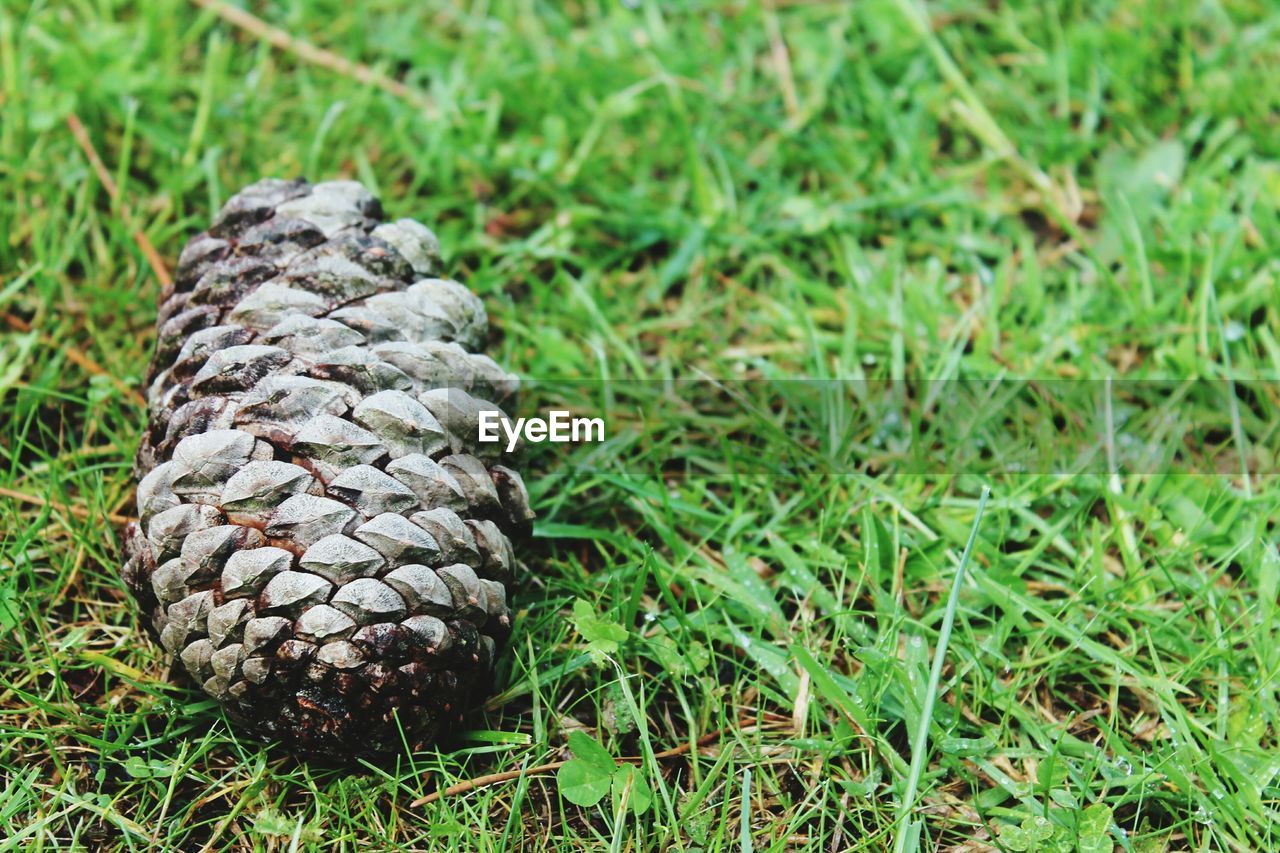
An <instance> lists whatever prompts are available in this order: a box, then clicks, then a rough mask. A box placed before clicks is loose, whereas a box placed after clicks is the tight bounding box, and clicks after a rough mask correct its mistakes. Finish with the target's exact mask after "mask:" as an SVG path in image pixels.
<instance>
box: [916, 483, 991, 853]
mask: <svg viewBox="0 0 1280 853" xmlns="http://www.w3.org/2000/svg"><path fill="white" fill-rule="evenodd" d="M990 496H991V489H990V488H989V487H987V486H983V487H982V497H981V498H979V499H978V512H977V514H976V515H975V516H974V518H973V527H972V528H971V529H970V530H969V541H968V542H967V543H966V544H965V546H964V555H963V556H962V557H960V566H959V568H957V569H956V576H955V580H953V581H952V582H951V595H950V596H949V597H948V598H947V610H946V613H945V614H943V617H942V628H941V630H940V631H939V632H938V648H937V649H936V650H935V651H934V653H933V668H932V669H931V670H930V672H929V686H928V689H927V690H926V691H925V696H924V707H923V708H922V709H921V712H920V725H919V726H918V727H917V728H916V734H915V738H914V739H913V740H912V743H911V768H910V770H909V771H908V772H907V790H906V792H905V793H904V794H903V796H902V803H901V804H900V806H899V813H898V834H897V839H896V840H895V842H894V845H893V849H894V853H903V851H904V850H907V849H908V840H909V839H912V840H914V841H915V842H919V839H920V826H919V825H918V824H916V823H915V822H913V821H911V820H910V819H909V818H910V816H911V810H912V809H913V808H915V800H916V792H917V791H918V790H919V787H920V775H921V774H922V773H923V772H924V765H925V759H926V757H927V754H928V747H929V723H930V722H931V721H932V719H933V703H934V701H935V700H936V699H937V698H938V682H939V681H941V680H942V664H943V662H944V661H945V660H946V657H947V643H949V642H950V641H951V628H952V626H953V625H954V624H955V621H956V609H957V607H958V606H959V604H960V587H961V586H962V585H963V584H964V573H965V569H966V568H968V566H969V557H970V555H972V554H973V543H974V541H975V540H977V538H978V526H979V525H981V524H982V513H983V511H984V510H985V509H986V507H987V498H989V497H990ZM915 846H917V845H916V844H914V843H913V844H912V845H911V847H912V848H914V847H915Z"/></svg>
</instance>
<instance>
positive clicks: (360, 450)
mask: <svg viewBox="0 0 1280 853" xmlns="http://www.w3.org/2000/svg"><path fill="white" fill-rule="evenodd" d="M381 217H382V208H381V205H380V204H379V202H378V200H377V199H376V198H374V197H373V196H372V195H371V194H370V193H369V192H368V191H367V190H366V189H365V188H364V187H362V186H361V185H360V184H357V183H355V182H352V181H334V182H330V183H321V184H315V185H311V184H308V183H307V182H305V181H301V180H298V181H281V180H264V181H259V182H258V183H256V184H254V185H252V186H250V187H247V188H246V189H244V190H242V191H241V192H240V193H238V194H237V195H236V196H234V197H233V198H232V199H231V200H230V201H229V202H227V204H226V206H225V207H224V208H223V209H222V211H221V212H220V213H219V214H218V216H217V218H216V219H215V220H214V222H213V226H212V227H211V228H210V229H209V230H208V231H207V232H206V233H203V234H199V235H197V236H196V237H194V238H192V240H191V241H190V242H189V243H188V244H187V246H186V248H185V249H184V250H183V252H182V256H181V258H180V260H179V266H178V271H177V274H176V276H175V284H174V287H173V288H172V290H171V291H170V292H166V293H164V294H163V295H162V297H161V303H160V311H159V320H158V325H159V333H158V339H157V342H156V353H155V358H154V360H153V362H152V364H151V371H150V376H149V382H150V388H149V390H148V395H147V396H148V403H149V411H150V420H149V422H148V426H147V429H146V432H145V434H144V436H143V439H142V443H141V446H140V448H139V450H138V457H137V469H138V475H139V477H140V482H139V484H138V496H137V502H138V514H139V516H140V519H139V521H138V523H137V524H135V525H130V527H129V530H128V531H127V533H126V556H127V559H126V563H125V567H124V577H125V581H126V583H127V584H128V586H129V588H130V590H131V591H132V592H133V594H134V596H135V597H136V599H137V601H138V603H139V605H140V607H141V608H142V610H143V611H144V613H145V614H146V615H147V616H148V617H149V619H150V621H151V625H152V627H153V628H154V630H155V632H156V634H157V635H158V636H159V638H160V642H161V643H162V644H163V646H164V647H165V649H167V650H168V651H169V652H170V653H171V654H173V655H175V656H177V657H178V658H179V659H181V661H182V664H183V666H184V667H185V669H186V671H187V672H188V673H190V675H191V677H192V678H193V679H195V681H196V682H197V683H199V684H201V685H203V687H204V689H205V691H206V692H208V693H209V694H210V695H211V696H213V697H215V698H216V699H218V700H219V701H220V702H221V703H222V704H223V706H224V707H225V708H226V709H227V711H228V713H229V714H230V715H231V716H232V717H233V718H235V719H237V720H239V721H240V722H242V723H243V724H245V725H246V726H248V727H249V728H251V729H253V730H254V731H256V732H258V733H259V734H261V735H263V736H265V737H267V738H270V739H276V740H279V741H281V742H283V743H285V744H286V745H287V746H289V747H290V748H293V749H295V750H297V751H300V752H303V753H309V754H318V755H324V756H329V757H335V758H350V757H354V756H361V755H376V754H379V753H387V752H394V751H397V750H401V749H403V748H404V744H406V743H407V744H409V745H410V746H411V747H415V748H416V747H420V746H422V745H424V744H426V743H427V742H428V741H430V740H431V739H433V738H434V737H436V736H437V735H438V734H439V733H441V731H442V730H444V729H445V728H447V727H448V726H450V725H453V724H456V723H457V722H458V721H459V720H460V719H461V717H462V714H463V713H464V711H466V710H467V709H468V708H469V707H471V706H472V705H473V704H474V703H475V702H476V701H477V700H478V699H480V698H482V696H483V694H484V692H485V691H486V690H488V689H489V686H490V681H491V676H492V671H493V662H494V655H495V653H496V651H497V649H498V647H499V646H500V645H501V644H502V642H503V640H504V639H505V638H506V635H507V633H508V632H509V630H510V611H509V610H508V607H507V590H508V586H509V584H510V582H511V576H512V569H513V567H514V563H515V557H514V555H513V553H512V547H511V541H510V538H511V537H516V538H518V537H520V536H523V535H524V534H526V533H527V532H528V529H529V526H530V523H531V520H532V518H533V514H532V512H530V510H529V500H528V495H527V493H526V492H525V488H524V483H523V481H522V480H521V479H520V475H519V474H518V473H516V472H515V471H514V470H512V469H510V468H507V467H504V466H503V465H501V464H499V461H500V456H501V451H502V446H501V445H498V444H479V443H478V442H477V418H478V416H479V415H478V413H479V411H481V410H493V409H499V404H505V405H510V404H511V403H512V398H513V395H514V393H515V391H516V384H517V383H516V380H515V378H514V377H513V376H511V375H510V374H508V373H506V372H505V371H503V370H502V369H501V368H500V367H499V366H498V365H497V364H495V363H494V362H493V360H492V359H490V358H488V357H487V356H484V355H481V354H478V353H477V352H475V351H476V350H478V349H479V348H480V347H482V346H483V344H484V341H485V337H486V335H487V332H488V320H487V318H486V316H485V311H484V306H483V305H482V304H481V302H480V300H479V299H478V298H476V296H474V295H473V294H472V293H471V292H469V291H468V290H467V289H466V288H464V287H463V286H462V285H460V284H457V283H456V282H453V281H448V280H445V279H440V278H435V277H434V276H435V275H436V274H437V273H438V270H439V266H440V256H439V244H438V242H437V240H436V237H435V235H434V234H432V233H431V231H430V230H428V229H427V228H426V227H425V226H423V225H421V224H419V223H418V222H415V221H413V220H409V219H401V220H397V221H395V222H381V221H380V220H381ZM486 400H492V401H494V402H485V401H486Z"/></svg>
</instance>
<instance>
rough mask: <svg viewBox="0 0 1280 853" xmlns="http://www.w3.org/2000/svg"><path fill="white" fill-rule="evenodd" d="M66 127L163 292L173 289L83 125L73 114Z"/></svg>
mask: <svg viewBox="0 0 1280 853" xmlns="http://www.w3.org/2000/svg"><path fill="white" fill-rule="evenodd" d="M67 127H69V128H71V135H72V136H74V137H75V138H76V142H78V143H79V144H80V148H81V149H82V150H83V151H84V156H86V157H88V158H89V165H90V166H92V167H93V171H94V172H95V173H96V174H97V175H98V180H99V181H101V182H102V186H103V187H104V188H105V189H106V191H107V195H109V196H111V200H112V201H113V202H115V203H116V205H117V206H119V208H120V215H121V216H122V217H123V218H124V222H125V225H126V226H127V227H129V228H130V229H131V230H132V232H133V242H135V243H137V244H138V249H139V250H140V251H141V252H142V256H143V257H144V258H146V259H147V265H148V266H150V267H151V271H152V272H153V273H155V276H156V279H157V280H158V281H159V282H160V284H161V285H163V286H164V288H165V290H169V289H171V288H172V287H173V277H172V276H170V275H169V269H168V268H167V267H166V266H165V265H164V261H162V260H161V259H160V253H159V252H157V251H156V247H155V246H153V245H151V241H150V240H148V239H147V235H146V234H144V233H143V232H142V229H141V228H138V227H137V226H136V225H135V222H134V218H133V211H131V210H130V209H129V205H128V204H126V203H125V201H124V200H123V199H122V198H120V189H119V188H118V187H117V186H116V182H115V181H114V180H112V178H111V173H110V172H108V171H107V167H106V166H105V165H103V162H102V158H101V157H99V156H98V150H97V149H96V148H94V147H93V140H91V139H90V138H89V133H88V131H86V130H85V129H84V125H83V124H81V123H80V119H79V118H77V117H76V114H75V113H72V114H71V115H69V116H67Z"/></svg>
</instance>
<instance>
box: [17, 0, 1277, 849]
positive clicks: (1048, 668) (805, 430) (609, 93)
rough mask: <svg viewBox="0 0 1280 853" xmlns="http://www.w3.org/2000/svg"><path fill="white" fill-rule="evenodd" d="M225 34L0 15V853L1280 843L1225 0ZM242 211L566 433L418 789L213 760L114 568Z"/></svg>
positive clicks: (133, 15) (218, 739)
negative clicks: (394, 273)
mask: <svg viewBox="0 0 1280 853" xmlns="http://www.w3.org/2000/svg"><path fill="white" fill-rule="evenodd" d="M243 8H247V9H248V10H249V11H250V12H252V13H253V14H252V16H245V15H243V14H239V15H237V14H236V11H235V10H229V9H227V8H226V7H219V4H218V3H216V2H214V0H198V2H186V1H185V0H149V2H124V0H57V2H53V1H52V0H46V1H45V2H41V1H40V0H7V2H6V3H5V4H3V6H2V7H0V238H3V239H0V778H3V780H4V785H3V790H0V835H3V836H6V837H7V838H8V839H9V841H8V845H9V846H10V847H12V848H14V849H23V850H52V849H64V848H81V849H84V848H88V849H112V850H114V849H122V850H133V849H149V848H150V849H164V848H172V849H182V850H199V849H208V850H219V849H263V850H285V849H337V850H420V849H428V850H429V849H450V848H458V849H483V850H502V849H557V850H558V849H581V848H609V849H612V850H637V849H643V850H665V849H669V848H673V849H684V850H727V849H733V850H779V851H781V850H814V851H819V850H821V851H828V850H843V849H865V850H884V849H893V848H894V846H895V845H898V849H902V850H935V849H965V850H983V849H1004V850H1016V851H1021V850H1072V849H1079V850H1082V851H1099V850H1111V849H1112V848H1113V847H1118V848H1119V849H1123V850H1143V851H1147V850H1165V849H1196V850H1217V849H1224V850H1226V849H1230V850H1274V849H1277V848H1280V757H1277V756H1280V749H1278V746H1280V744H1278V743H1277V739H1278V737H1280V679H1278V676H1280V619H1278V618H1277V616H1278V614H1277V610H1278V608H1280V598H1278V596H1280V553H1278V551H1277V542H1278V540H1280V529H1278V528H1277V519H1278V518H1280V482H1277V478H1276V476H1275V470H1276V464H1277V459H1278V455H1277V448H1278V447H1280V418H1278V417H1277V413H1280V385H1278V384H1277V383H1276V381H1275V380H1276V378H1277V377H1280V340H1278V336H1280V296H1278V294H1280V289H1278V288H1277V276H1278V275H1280V263H1278V262H1277V260H1276V247H1277V246H1280V9H1277V8H1276V7H1275V6H1274V4H1271V3H1269V2H1264V0H1206V2H1191V0H1099V2H1084V0H1039V2H1032V0H1016V2H1014V0H1004V1H1003V2H1001V0H992V2H981V3H980V2H964V0H951V2H931V3H929V4H928V5H927V8H926V7H925V6H924V5H921V4H920V3H919V2H917V0H859V2H857V3H824V2H815V1H814V0H773V2H760V3H757V2H751V0H735V2H722V0H685V2H655V0H647V2H639V0H637V2H633V3H632V2H627V3H624V2H612V0H581V2H578V1H577V0H571V2H554V3H544V2H539V0H474V2H469V3H468V2H461V0H450V2H437V3H408V2H398V1H397V0H368V2H365V3H361V4H358V5H357V6H355V7H354V8H353V4H349V3H344V2H339V0H284V2H270V3H265V2H251V3H247V4H244V5H243V6H240V7H237V9H243ZM95 161H96V162H95ZM262 176H280V177H293V176H306V177H308V178H310V179H311V180H327V179H334V178H353V179H356V180H360V181H362V182H364V183H365V184H366V185H368V186H369V187H370V188H372V189H374V191H375V192H377V193H378V194H379V195H380V196H381V198H382V200H383V204H384V206H385V208H386V209H387V211H388V213H389V214H390V215H392V216H412V217H414V218H417V219H419V220H421V221H423V222H426V223H428V224H429V225H431V226H432V227H433V228H434V229H435V230H436V232H437V233H438V234H439V236H440V238H441V242H442V243H443V245H444V254H445V261H446V266H447V269H448V270H449V273H450V275H451V276H452V277H454V278H456V279H458V280H460V281H463V282H465V283H466V284H467V285H468V286H469V287H471V288H473V289H474V290H475V291H476V292H477V293H479V294H480V295H481V296H482V298H483V299H484V301H485V303H486V306H487V307H488V310H489V314H490V317H491V323H492V326H493V334H492V340H491V345H490V352H491V354H492V355H493V356H494V357H495V358H496V359H497V360H498V361H499V362H501V363H502V364H503V365H504V366H506V367H507V368H509V369H511V370H513V371H515V372H517V373H519V374H520V375H521V376H523V377H528V378H529V379H531V380H533V381H532V382H530V384H529V390H528V394H527V397H526V403H527V404H528V405H530V406H531V407H532V408H535V409H537V408H545V406H546V405H550V404H551V403H554V402H556V401H561V400H563V401H567V402H569V403H570V404H571V405H572V407H573V408H575V409H577V410H582V411H588V412H597V411H598V412H601V413H605V414H606V421H607V423H608V425H609V438H608V440H607V441H606V442H605V443H604V444H600V445H581V446H573V447H568V448H558V449H557V450H555V451H546V450H540V451H535V452H533V453H531V454H530V458H529V460H528V467H527V469H526V480H527V481H528V483H529V484H530V488H531V492H532V494H533V498H534V505H535V509H536V510H537V512H538V515H539V520H538V523H537V527H536V530H535V535H534V539H533V540H532V542H530V543H528V544H527V545H526V546H525V547H524V549H523V550H522V554H521V556H522V559H523V562H524V563H525V565H526V567H527V570H526V571H525V572H524V573H523V577H522V585H521V588H520V591H519V593H518V595H517V597H516V599H515V610H516V618H515V622H514V632H513V635H512V640H511V643H510V644H509V645H508V647H507V649H506V650H505V652H504V654H503V656H502V659H501V663H500V666H499V674H498V683H497V687H496V692H495V695H494V698H493V699H492V700H491V701H490V702H488V703H487V705H486V706H485V707H484V708H482V709H480V710H479V711H477V712H476V713H475V714H474V715H473V716H472V717H471V718H469V723H468V726H467V728H466V730H465V731H463V732H461V733H460V734H459V735H457V736H456V737H455V738H454V739H452V740H450V741H449V742H447V743H445V744H442V745H441V748H440V749H439V750H432V751H426V752H419V753H416V754H408V753H406V754H404V755H401V756H399V757H398V759H396V760H393V761H388V762H383V763H379V764H365V765H360V766H356V767H340V766H325V765H322V764H318V763H306V762H301V761H299V760H297V759H295V758H293V757H291V756H290V755H288V754H287V753H285V752H283V751H281V750H280V749H278V748H273V747H271V746H270V745H264V744H261V743H259V742H257V741H254V740H253V739H251V738H248V737H246V736H243V735H238V733H237V731H236V729H235V728H234V727H233V726H232V725H231V724H230V723H229V722H228V721H227V720H226V719H225V718H224V717H223V716H222V715H221V713H220V712H219V710H218V707H217V705H216V703H214V702H213V701H212V700H210V699H208V698H207V697H206V696H205V695H204V694H203V693H201V692H200V691H199V690H198V689H196V688H194V687H193V686H192V685H191V684H189V683H187V682H184V681H182V680H180V679H178V678H176V677H171V674H170V671H169V670H170V665H169V661H167V660H166V659H165V655H164V654H163V652H162V650H161V649H160V648H159V646H158V645H157V644H155V643H153V642H152V641H151V640H150V639H148V638H147V635H146V634H145V632H144V630H143V628H142V624H141V622H140V620H139V615H138V613H137V611H136V609H135V608H134V607H133V605H132V603H131V602H130V600H129V598H128V596H127V594H126V592H125V588H124V585H123V583H122V582H121V580H120V578H119V573H118V572H119V566H120V562H121V556H120V543H121V541H122V529H123V524H124V523H125V521H127V520H128V518H130V517H131V516H132V515H133V514H134V513H135V507H134V503H133V486H134V480H133V476H132V471H131V465H132V458H133V453H134V450H135V448H136V447H137V443H138V439H139V436H140V431H141V429H142V426H143V423H144V422H145V411H144V407H143V405H142V402H141V397H140V392H141V391H142V390H144V389H143V388H142V383H143V377H144V375H145V371H146V366H147V361H148V359H149V358H150V353H151V348H152V345H153V342H154V331H153V330H154V324H155V300H156V296H157V294H158V293H159V290H160V278H161V277H162V276H163V275H164V274H166V271H167V270H171V269H172V267H173V265H174V263H175V261H176V258H177V255H178V252H179V251H180V249H181V247H182V244H183V242H184V241H185V240H186V239H187V237H189V236H191V235H192V234H194V233H196V232H197V231H199V230H201V229H203V228H204V227H206V225H207V223H208V221H209V218H210V217H211V215H212V214H213V212H214V211H216V210H217V208H218V207H219V206H220V205H221V204H222V203H223V202H225V201H226V199H227V198H228V197H229V196H230V195H231V194H232V193H234V192H235V191H236V190H237V189H238V188H239V187H241V186H243V185H245V184H247V183H250V182H252V181H254V180H256V179H258V178H259V177H262ZM800 378H805V379H808V380H811V381H809V382H793V381H789V380H795V379H800ZM995 379H1002V380H1003V382H1002V383H998V384H993V383H992V381H991V380H995ZM1108 379H1111V380H1114V384H1112V383H1110V382H1107V381H1106V380H1108ZM836 380H852V382H849V383H845V382H838V381H836ZM1021 380H1036V381H1035V383H1032V384H1026V383H1023V382H1021ZM1005 386H1012V387H1013V389H1014V390H1016V394H1014V395H1013V396H1012V397H1006V396H1004V395H1003V392H1002V391H1001V390H999V389H1001V388H1004V387H1005ZM976 421H981V422H982V424H981V426H980V427H978V428H976V429H975V428H973V424H974V423H975V422H976ZM975 433H976V435H975ZM1073 460H1074V461H1073ZM1077 462H1078V463H1079V464H1075V463H1077ZM984 487H986V488H989V489H990V490H991V496H990V498H989V499H988V500H987V502H986V505H985V509H984V511H983V512H982V513H981V518H980V519H979V517H978V516H979V503H980V500H981V494H982V491H983V489H984ZM973 531H976V534H975V535H974V536H973V540H972V549H971V553H970V554H969V556H968V559H967V560H965V559H964V556H963V555H964V554H965V551H966V545H967V544H968V543H969V542H970V536H971V532H973ZM962 567H963V572H964V577H963V578H960V583H959V586H958V588H957V590H958V592H957V595H956V596H954V597H952V596H951V590H952V586H953V583H954V582H955V581H956V580H957V578H958V576H959V575H960V573H961V570H962ZM952 625H954V628H953V629H952V630H950V632H949V633H950V638H949V643H947V642H946V634H947V633H948V631H947V630H946V629H948V628H950V627H951V626H952ZM944 646H945V648H943V647H944ZM939 652H944V653H943V654H941V655H939ZM935 660H938V661H940V662H941V664H942V666H941V669H940V670H938V671H937V672H938V675H939V680H938V681H937V682H936V684H935V683H934V682H932V680H931V674H932V673H931V666H932V664H933V662H934V661H935ZM919 735H923V736H919ZM571 748H572V750H571ZM571 758H572V760H573V761H574V762H575V763H574V764H572V765H570V766H569V769H565V770H559V769H558V768H557V765H558V764H559V763H560V762H564V761H566V760H569V759H571ZM546 765H552V766H551V767H550V768H549V769H541V768H543V767H545V766H546ZM535 768H536V770H535ZM601 785H603V786H604V787H603V788H600V786H601ZM610 786H612V788H613V790H612V791H609V790H608V789H609V787H610ZM584 788H585V789H589V790H597V791H598V792H600V793H603V796H601V797H600V798H599V802H598V803H596V804H594V805H580V804H577V803H578V802H579V801H582V800H584V799H590V797H584V796H583V790H584Z"/></svg>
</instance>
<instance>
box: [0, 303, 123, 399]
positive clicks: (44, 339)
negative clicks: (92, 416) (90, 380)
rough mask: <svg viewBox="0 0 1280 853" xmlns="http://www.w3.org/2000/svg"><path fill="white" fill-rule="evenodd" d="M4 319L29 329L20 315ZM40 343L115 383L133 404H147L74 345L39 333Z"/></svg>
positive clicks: (85, 369) (28, 324)
mask: <svg viewBox="0 0 1280 853" xmlns="http://www.w3.org/2000/svg"><path fill="white" fill-rule="evenodd" d="M4 321H5V322H6V323H8V324H9V326H10V327H12V328H14V329H17V330H18V331H19V332H29V331H31V324H30V323H28V322H27V321H25V320H23V319H22V318H21V317H15V316H13V315H12V314H5V315H4ZM40 343H41V345H43V346H47V347H49V348H50V349H56V350H59V351H60V352H61V353H62V354H63V355H65V356H66V357H67V359H68V360H69V361H73V362H75V363H76V365H77V366H79V367H80V369H82V370H84V371H85V372H86V373H92V374H93V375H94V376H105V377H107V379H109V380H110V381H111V384H112V385H115V386H116V388H117V389H119V391H120V393H121V394H124V395H125V396H126V397H127V398H129V400H130V402H132V403H134V404H135V405H138V406H146V405H147V399H146V398H145V397H143V396H142V394H140V393H138V391H137V389H135V388H132V387H130V386H129V385H128V383H126V382H125V381H124V380H122V379H120V377H118V376H115V375H114V374H112V373H110V372H109V371H108V370H107V369H106V368H105V367H103V366H102V365H101V364H98V362H96V361H94V360H93V359H91V358H89V356H87V355H85V354H84V353H82V352H81V351H80V350H78V349H76V348H75V347H71V346H67V345H66V344H60V343H58V342H57V341H55V340H54V339H53V338H51V337H49V336H48V335H41V336H40Z"/></svg>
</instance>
